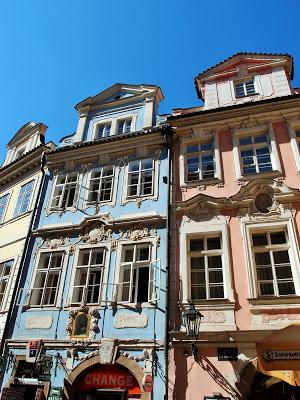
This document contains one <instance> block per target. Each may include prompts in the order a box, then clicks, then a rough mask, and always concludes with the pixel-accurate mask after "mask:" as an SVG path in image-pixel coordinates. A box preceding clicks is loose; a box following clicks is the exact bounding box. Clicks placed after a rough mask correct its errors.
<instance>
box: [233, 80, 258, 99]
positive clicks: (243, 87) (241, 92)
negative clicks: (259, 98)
mask: <svg viewBox="0 0 300 400" xmlns="http://www.w3.org/2000/svg"><path fill="white" fill-rule="evenodd" d="M234 90H235V97H237V98H239V97H246V96H250V95H252V94H256V90H255V86H254V79H253V78H252V79H250V80H248V81H244V82H240V83H237V84H236V85H235V87H234Z"/></svg>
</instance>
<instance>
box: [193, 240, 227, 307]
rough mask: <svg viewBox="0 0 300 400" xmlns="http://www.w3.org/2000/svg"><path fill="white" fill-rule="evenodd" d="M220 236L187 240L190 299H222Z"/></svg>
mask: <svg viewBox="0 0 300 400" xmlns="http://www.w3.org/2000/svg"><path fill="white" fill-rule="evenodd" d="M222 253H223V251H222V240H221V235H217V236H206V237H201V238H190V239H189V252H188V257H189V263H190V285H191V287H190V290H191V292H190V293H191V294H190V297H191V299H193V300H208V299H220V298H224V283H223V267H222Z"/></svg>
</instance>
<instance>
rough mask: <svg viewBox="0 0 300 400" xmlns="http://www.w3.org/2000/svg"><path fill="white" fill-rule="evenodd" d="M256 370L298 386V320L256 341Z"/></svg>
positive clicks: (299, 368)
mask: <svg viewBox="0 0 300 400" xmlns="http://www.w3.org/2000/svg"><path fill="white" fill-rule="evenodd" d="M256 351H257V369H258V371H260V372H262V373H264V374H266V375H269V376H273V377H275V378H279V379H282V380H283V381H285V382H288V383H289V384H290V385H293V386H300V322H296V323H294V324H292V325H289V326H287V327H286V328H284V329H281V330H279V331H276V332H274V333H273V334H272V335H270V336H268V337H267V338H265V339H263V340H261V341H260V342H258V343H256Z"/></svg>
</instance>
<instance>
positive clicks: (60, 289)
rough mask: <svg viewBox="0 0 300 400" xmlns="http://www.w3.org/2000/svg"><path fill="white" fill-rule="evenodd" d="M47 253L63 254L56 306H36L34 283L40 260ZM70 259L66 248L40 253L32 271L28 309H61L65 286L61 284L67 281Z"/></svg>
mask: <svg viewBox="0 0 300 400" xmlns="http://www.w3.org/2000/svg"><path fill="white" fill-rule="evenodd" d="M45 253H50V254H51V255H53V254H55V253H63V261H62V265H61V270H60V274H59V279H58V282H57V292H56V298H55V302H54V304H46V305H41V304H39V305H36V304H32V293H33V292H32V291H33V289H34V283H35V279H36V276H37V272H38V266H39V263H40V259H41V257H42V255H43V254H45ZM68 258H69V254H68V252H67V251H66V249H65V248H61V247H60V248H57V249H50V248H48V249H42V250H40V251H39V252H38V256H37V258H36V261H35V265H34V268H33V271H32V275H31V281H30V287H29V291H30V294H29V298H28V307H29V308H32V309H41V310H43V309H47V308H49V309H53V308H58V307H59V304H60V302H61V297H62V292H63V286H64V285H60V283H61V282H64V280H65V272H66V266H67V264H68ZM48 270H49V268H48ZM45 283H46V281H45V282H44V287H43V292H44V290H45Z"/></svg>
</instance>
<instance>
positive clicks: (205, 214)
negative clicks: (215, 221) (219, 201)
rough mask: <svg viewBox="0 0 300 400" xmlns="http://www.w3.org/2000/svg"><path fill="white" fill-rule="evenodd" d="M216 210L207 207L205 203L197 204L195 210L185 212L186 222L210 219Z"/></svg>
mask: <svg viewBox="0 0 300 400" xmlns="http://www.w3.org/2000/svg"><path fill="white" fill-rule="evenodd" d="M216 211H217V210H216V209H215V208H213V207H211V206H209V205H208V204H207V203H205V202H199V203H198V204H197V206H196V207H195V208H193V209H192V210H191V211H187V212H186V222H190V221H195V222H198V221H203V220H207V219H210V218H212V217H214V216H215V215H216Z"/></svg>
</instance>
